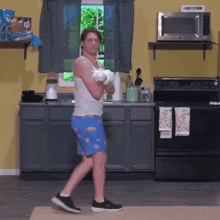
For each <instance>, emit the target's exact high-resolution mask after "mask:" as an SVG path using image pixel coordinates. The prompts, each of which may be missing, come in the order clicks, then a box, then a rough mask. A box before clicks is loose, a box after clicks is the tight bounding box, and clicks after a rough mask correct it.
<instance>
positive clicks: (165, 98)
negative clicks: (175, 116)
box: [154, 77, 220, 104]
mask: <svg viewBox="0 0 220 220" xmlns="http://www.w3.org/2000/svg"><path fill="white" fill-rule="evenodd" d="M154 101H155V102H170V103H172V102H173V103H175V102H182V103H200V104H209V103H210V102H214V103H216V102H220V100H219V79H218V78H214V77H209V78H207V77H189V78H187V77H181V78H174V77H173V78H168V77H167V78H164V77H161V78H160V77H155V78H154Z"/></svg>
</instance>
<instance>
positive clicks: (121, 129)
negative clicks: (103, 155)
mask: <svg viewBox="0 0 220 220" xmlns="http://www.w3.org/2000/svg"><path fill="white" fill-rule="evenodd" d="M103 126H104V130H105V135H106V143H107V153H108V158H107V165H106V170H110V171H125V170H126V154H127V152H126V151H127V144H126V139H125V137H126V128H125V125H124V123H123V122H104V124H103Z"/></svg>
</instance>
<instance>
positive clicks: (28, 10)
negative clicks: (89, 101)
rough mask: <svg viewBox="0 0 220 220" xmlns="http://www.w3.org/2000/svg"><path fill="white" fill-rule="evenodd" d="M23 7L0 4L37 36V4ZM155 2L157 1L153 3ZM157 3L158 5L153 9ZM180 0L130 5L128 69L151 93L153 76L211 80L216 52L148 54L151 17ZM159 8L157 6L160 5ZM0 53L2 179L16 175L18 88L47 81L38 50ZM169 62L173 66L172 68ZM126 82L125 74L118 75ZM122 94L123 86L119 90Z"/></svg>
mask: <svg viewBox="0 0 220 220" xmlns="http://www.w3.org/2000/svg"><path fill="white" fill-rule="evenodd" d="M22 2H23V3H24V5H25V7H24V6H23V5H22V4H21V2H18V1H14V0H13V1H12V0H7V1H6V0H3V1H1V8H14V9H16V12H17V14H20V15H23V16H31V17H32V19H33V24H32V27H33V31H34V32H35V33H39V19H40V11H41V6H42V1H41V0H37V1H34V2H31V3H30V1H27V0H23V1H22ZM159 3H160V2H159ZM218 4H219V3H218V2H217V3H216V1H209V2H207V4H206V9H207V11H210V12H211V14H212V25H211V27H212V29H211V31H212V41H214V42H218V39H219V36H218V32H219V30H220V25H219V22H218V20H219V11H218V7H216V5H218ZM159 5H161V6H159ZM181 5H182V2H181V1H172V4H167V5H164V3H162V2H161V4H158V2H151V3H150V5H149V3H148V2H146V1H145V0H138V1H135V24H134V39H133V49H132V65H133V67H132V71H131V72H130V74H131V75H132V76H133V78H135V76H136V70H137V68H141V70H142V73H141V78H142V79H143V84H146V85H150V88H151V92H153V78H154V77H217V76H218V73H217V72H218V71H219V68H217V67H218V65H219V63H218V62H217V61H218V48H217V46H215V45H213V49H212V50H209V51H206V59H205V60H203V58H202V51H201V50H192V51H188V50H161V51H157V57H156V60H154V59H153V56H152V50H148V42H152V41H154V40H155V39H156V13H157V12H158V11H177V10H179V8H180V6H181ZM162 6H163V7H162ZM0 53H1V70H2V73H1V86H0V91H1V110H0V111H1V114H0V115H1V129H2V131H1V138H0V143H1V149H0V155H1V156H0V171H1V174H2V175H13V176H18V175H19V131H18V122H19V118H18V112H19V104H18V103H19V102H20V99H21V94H22V90H35V91H36V92H38V93H44V92H45V88H46V80H47V77H46V75H45V74H42V73H39V72H38V51H37V49H35V48H31V47H28V48H27V59H26V60H24V59H23V50H19V49H2V50H1V51H0ZM174 64H175V65H174ZM120 75H121V76H122V77H123V78H126V76H127V73H120ZM58 92H59V93H71V89H70V88H58ZM123 92H124V93H125V87H123Z"/></svg>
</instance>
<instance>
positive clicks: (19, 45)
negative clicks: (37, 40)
mask: <svg viewBox="0 0 220 220" xmlns="http://www.w3.org/2000/svg"><path fill="white" fill-rule="evenodd" d="M30 42H31V41H30V40H22V41H0V49H5V48H7V49H24V59H25V60H26V58H27V47H28V46H29V45H30Z"/></svg>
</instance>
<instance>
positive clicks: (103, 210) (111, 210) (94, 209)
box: [91, 207, 123, 212]
mask: <svg viewBox="0 0 220 220" xmlns="http://www.w3.org/2000/svg"><path fill="white" fill-rule="evenodd" d="M122 209H123V207H122V208H120V209H104V208H95V207H91V211H92V212H116V211H121V210H122Z"/></svg>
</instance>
